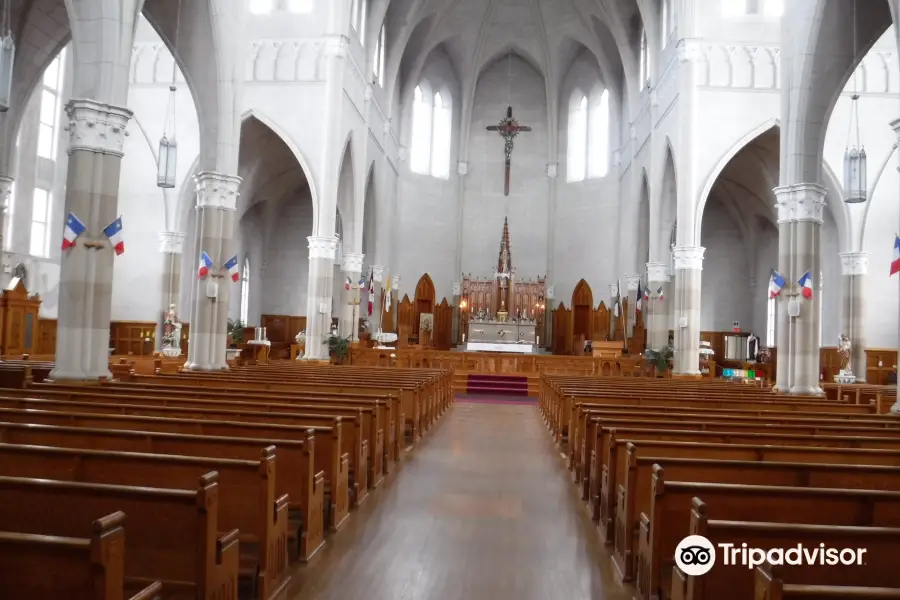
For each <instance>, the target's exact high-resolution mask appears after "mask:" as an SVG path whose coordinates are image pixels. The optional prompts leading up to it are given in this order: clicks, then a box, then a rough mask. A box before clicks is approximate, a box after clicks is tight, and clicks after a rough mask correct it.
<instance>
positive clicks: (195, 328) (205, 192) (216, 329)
mask: <svg viewBox="0 0 900 600" xmlns="http://www.w3.org/2000/svg"><path fill="white" fill-rule="evenodd" d="M194 181H195V183H196V192H197V206H196V208H195V210H196V211H197V229H196V232H195V236H196V239H197V240H198V241H199V243H198V244H197V249H198V252H204V251H205V252H206V253H207V254H208V255H209V257H210V258H211V259H212V262H213V268H212V269H211V270H210V274H209V275H208V276H207V277H205V278H203V279H195V280H194V283H193V288H194V289H193V299H194V300H193V305H192V306H191V323H190V326H191V328H190V332H189V335H190V343H189V344H188V360H187V363H186V364H185V365H184V366H185V368H186V369H188V370H193V371H220V370H224V369H227V368H228V363H227V362H226V361H225V348H226V346H227V337H228V301H229V299H230V296H231V287H232V285H234V282H233V281H232V280H231V278H230V277H229V276H228V273H227V272H226V271H225V262H226V261H227V260H228V259H229V258H231V257H232V255H233V244H232V236H233V234H234V213H235V208H236V206H237V200H238V196H239V192H238V189H239V188H240V185H241V178H240V177H237V176H234V175H225V174H222V173H213V172H209V171H205V172H202V173H198V174H197V175H196V176H195V177H194ZM198 261H199V255H198ZM238 297H240V296H238Z"/></svg>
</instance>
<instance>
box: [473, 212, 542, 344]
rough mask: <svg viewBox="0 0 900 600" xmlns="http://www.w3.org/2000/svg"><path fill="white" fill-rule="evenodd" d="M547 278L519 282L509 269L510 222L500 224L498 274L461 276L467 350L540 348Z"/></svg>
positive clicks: (510, 259)
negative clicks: (479, 276) (481, 276)
mask: <svg viewBox="0 0 900 600" xmlns="http://www.w3.org/2000/svg"><path fill="white" fill-rule="evenodd" d="M546 289H547V286H546V278H544V277H539V278H538V279H537V280H536V281H532V280H527V281H526V280H520V279H518V277H517V276H516V271H515V269H514V268H513V267H512V255H511V253H510V246H509V221H508V220H507V219H504V221H503V235H502V237H501V238H500V255H499V258H498V260H497V272H496V273H494V276H493V277H492V278H491V279H486V280H479V279H473V278H472V276H471V274H470V275H468V276H465V275H464V276H463V278H462V282H461V284H460V304H459V306H460V328H459V329H460V331H461V332H463V342H464V343H465V349H466V350H468V351H476V352H477V351H482V352H484V351H490V352H517V353H522V354H527V353H531V352H534V351H535V349H536V348H537V347H539V346H540V340H541V337H542V335H541V334H542V332H543V331H544V307H545V293H546Z"/></svg>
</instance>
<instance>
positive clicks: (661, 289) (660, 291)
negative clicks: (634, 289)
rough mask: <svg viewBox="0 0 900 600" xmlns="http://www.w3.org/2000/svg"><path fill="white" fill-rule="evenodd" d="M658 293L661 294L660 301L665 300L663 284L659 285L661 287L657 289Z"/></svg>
mask: <svg viewBox="0 0 900 600" xmlns="http://www.w3.org/2000/svg"><path fill="white" fill-rule="evenodd" d="M656 295H657V296H659V301H660V302H662V301H663V299H664V298H663V286H659V289H658V290H656Z"/></svg>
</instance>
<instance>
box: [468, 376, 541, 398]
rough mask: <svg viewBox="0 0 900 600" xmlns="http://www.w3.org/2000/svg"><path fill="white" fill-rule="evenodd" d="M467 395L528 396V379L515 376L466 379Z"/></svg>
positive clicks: (470, 377)
mask: <svg viewBox="0 0 900 600" xmlns="http://www.w3.org/2000/svg"><path fill="white" fill-rule="evenodd" d="M466 393H468V394H494V395H500V396H528V378H527V377H522V376H514V375H475V374H469V376H468V377H467V378H466Z"/></svg>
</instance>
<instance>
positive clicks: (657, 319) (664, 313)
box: [646, 262, 672, 350]
mask: <svg viewBox="0 0 900 600" xmlns="http://www.w3.org/2000/svg"><path fill="white" fill-rule="evenodd" d="M647 285H648V287H649V288H650V301H649V302H648V303H647V308H646V311H647V313H646V314H647V321H646V325H647V348H650V349H652V350H660V349H661V348H663V347H664V346H665V345H666V344H668V343H669V318H668V314H669V311H668V307H669V303H670V302H671V301H672V300H671V298H668V299H667V298H666V296H667V295H668V293H669V290H668V287H669V266H668V265H666V264H665V263H658V262H649V263H647ZM660 287H662V297H660V295H659V293H657V292H658V290H659V289H660Z"/></svg>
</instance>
